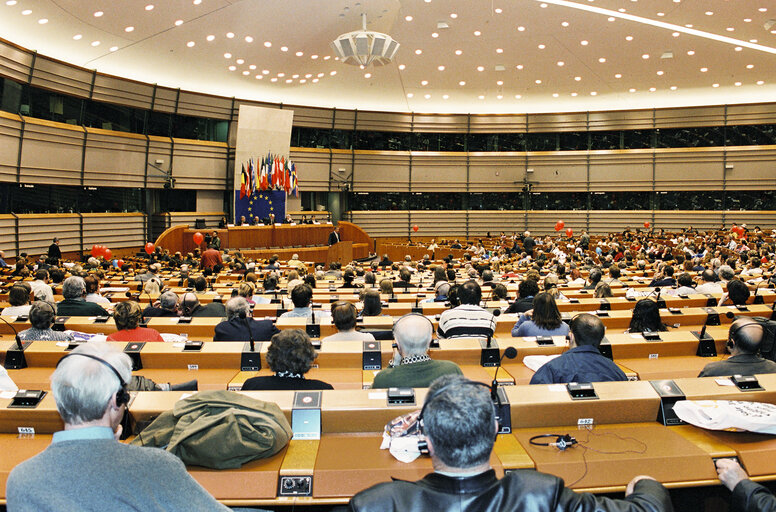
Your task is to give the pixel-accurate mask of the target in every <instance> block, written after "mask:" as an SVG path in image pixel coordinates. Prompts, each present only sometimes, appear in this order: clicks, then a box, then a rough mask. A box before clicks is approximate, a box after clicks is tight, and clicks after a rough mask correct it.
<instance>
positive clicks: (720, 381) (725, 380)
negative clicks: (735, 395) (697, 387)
mask: <svg viewBox="0 0 776 512" xmlns="http://www.w3.org/2000/svg"><path fill="white" fill-rule="evenodd" d="M714 382H716V383H717V385H718V386H733V385H734V384H733V381H732V380H730V379H728V378H722V379H714Z"/></svg>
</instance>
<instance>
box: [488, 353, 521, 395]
mask: <svg viewBox="0 0 776 512" xmlns="http://www.w3.org/2000/svg"><path fill="white" fill-rule="evenodd" d="M505 357H506V358H507V359H514V358H516V357H517V349H516V348H515V347H507V348H506V350H504V354H503V355H502V356H501V359H500V360H499V364H498V368H496V371H495V372H494V373H493V382H492V383H491V385H490V398H491V400H498V369H499V368H501V363H502V362H503V361H504V358H505Z"/></svg>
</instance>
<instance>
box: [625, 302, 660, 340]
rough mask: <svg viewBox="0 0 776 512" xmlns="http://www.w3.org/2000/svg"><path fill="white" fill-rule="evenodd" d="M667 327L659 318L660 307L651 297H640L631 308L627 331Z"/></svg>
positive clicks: (647, 330) (655, 329)
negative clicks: (631, 313)
mask: <svg viewBox="0 0 776 512" xmlns="http://www.w3.org/2000/svg"><path fill="white" fill-rule="evenodd" d="M667 330H668V327H666V324H664V323H663V320H661V319H660V309H659V308H658V307H657V302H655V301H654V300H652V299H641V300H640V301H638V302H637V303H636V306H635V307H634V308H633V315H632V316H631V321H630V326H629V327H628V330H627V332H641V333H644V332H658V331H667Z"/></svg>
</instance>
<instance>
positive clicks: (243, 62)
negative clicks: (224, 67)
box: [235, 59, 245, 66]
mask: <svg viewBox="0 0 776 512" xmlns="http://www.w3.org/2000/svg"><path fill="white" fill-rule="evenodd" d="M235 62H237V64H239V65H241V66H242V65H243V64H245V59H237V60H236V61H235Z"/></svg>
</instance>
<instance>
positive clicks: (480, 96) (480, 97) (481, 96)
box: [477, 94, 485, 100]
mask: <svg viewBox="0 0 776 512" xmlns="http://www.w3.org/2000/svg"><path fill="white" fill-rule="evenodd" d="M477 98H479V99H481V100H484V99H485V96H483V95H482V94H480V95H479V96H477Z"/></svg>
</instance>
